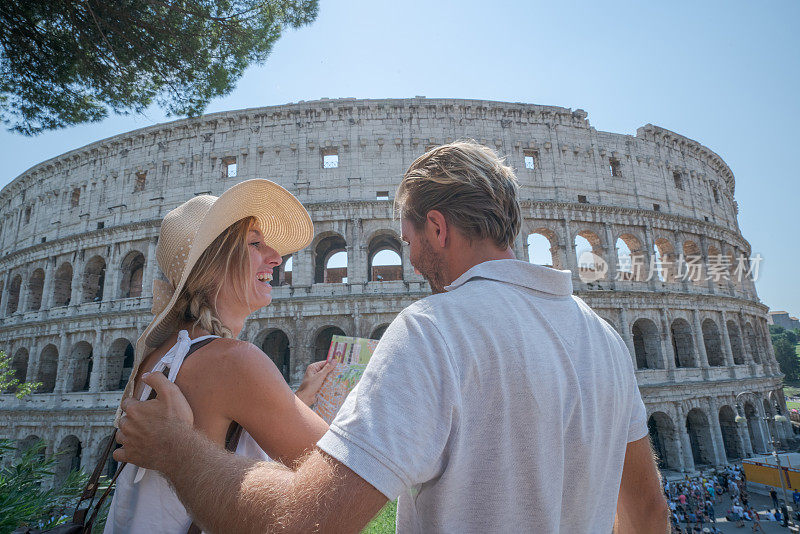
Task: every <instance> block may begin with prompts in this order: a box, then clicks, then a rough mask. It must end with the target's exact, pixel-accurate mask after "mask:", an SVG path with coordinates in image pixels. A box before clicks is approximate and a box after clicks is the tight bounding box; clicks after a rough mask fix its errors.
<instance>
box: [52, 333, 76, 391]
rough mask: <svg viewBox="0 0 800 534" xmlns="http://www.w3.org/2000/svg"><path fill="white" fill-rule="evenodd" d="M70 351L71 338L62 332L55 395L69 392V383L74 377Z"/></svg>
mask: <svg viewBox="0 0 800 534" xmlns="http://www.w3.org/2000/svg"><path fill="white" fill-rule="evenodd" d="M68 349H69V336H67V333H66V332H61V343H59V345H58V367H57V369H58V370H57V371H56V387H55V388H54V390H53V392H54V393H64V392H65V391H66V390H67V381H68V380H69V379H70V377H71V375H72V367H73V366H72V361H71V360H72V359H71V358H70V355H69V354H68V353H67V350H68Z"/></svg>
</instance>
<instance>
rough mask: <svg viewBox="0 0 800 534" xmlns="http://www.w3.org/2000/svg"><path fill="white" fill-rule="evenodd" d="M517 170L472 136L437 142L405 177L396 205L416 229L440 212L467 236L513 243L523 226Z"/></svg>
mask: <svg viewBox="0 0 800 534" xmlns="http://www.w3.org/2000/svg"><path fill="white" fill-rule="evenodd" d="M518 191H519V187H518V185H517V178H516V176H514V171H513V169H511V167H509V166H508V165H506V164H505V162H504V161H503V159H502V158H500V157H499V156H498V155H497V153H496V152H495V151H494V150H492V149H491V148H489V147H486V146H483V145H481V144H479V143H477V142H475V141H474V140H472V139H468V140H463V141H456V142H455V143H450V144H447V145H442V146H438V147H436V148H434V149H432V150H430V151H428V152H426V153H425V154H423V155H422V156H420V157H419V158H417V159H416V161H414V163H412V164H411V166H410V167H409V168H408V170H407V171H406V173H405V175H404V176H403V180H402V181H401V182H400V187H398V189H397V195H396V196H395V208H396V209H397V210H398V211H399V213H400V215H401V216H402V217H404V218H407V219H408V220H409V221H411V222H412V223H413V224H414V225H415V226H416V227H417V228H420V227H421V226H423V225H424V223H425V219H426V218H427V215H428V212H429V211H431V210H437V211H440V212H442V214H443V215H444V216H445V218H446V219H447V221H448V223H450V224H453V225H454V226H456V227H457V228H458V229H459V230H461V231H462V232H463V233H464V235H465V236H466V237H467V238H469V239H474V238H480V239H491V240H492V241H493V242H494V243H495V244H496V245H497V246H498V247H500V248H502V249H505V248H508V247H511V246H513V243H514V239H516V237H517V234H518V233H519V230H520V226H521V218H522V216H521V213H520V208H519V202H518V200H517V195H518Z"/></svg>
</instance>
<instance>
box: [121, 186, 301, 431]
mask: <svg viewBox="0 0 800 534" xmlns="http://www.w3.org/2000/svg"><path fill="white" fill-rule="evenodd" d="M245 217H254V218H255V219H256V221H257V222H256V224H257V226H258V229H259V230H260V231H261V233H262V235H263V237H264V242H265V243H266V244H267V245H268V246H270V247H272V248H274V249H275V250H276V251H277V252H278V254H280V255H281V256H286V255H287V254H292V253H294V252H297V251H298V250H302V249H304V248H305V247H307V246H308V245H309V243H311V240H312V239H313V238H314V223H313V222H312V221H311V217H310V216H309V214H308V211H306V209H305V208H304V207H303V205H302V204H301V203H300V201H299V200H297V199H296V198H295V197H294V195H292V194H291V193H290V192H289V191H287V190H286V189H284V188H283V187H281V186H280V185H278V184H276V183H275V182H272V181H270V180H264V179H253V180H245V181H243V182H240V183H238V184H236V185H234V186H233V187H231V188H230V189H228V190H227V191H225V192H224V193H222V195H220V197H219V198H218V199H217V200H215V201H214V203H213V204H212V206H211V208H210V209H209V210H208V212H207V213H206V215H205V216H204V217H203V220H202V222H201V223H200V226H199V227H198V229H197V232H196V233H195V236H194V239H193V240H192V244H191V248H190V250H189V255H188V258H187V261H186V266H185V267H184V269H183V272H182V274H181V278H180V280H179V281H178V283H177V285H176V286H175V291H174V292H173V294H172V298H171V299H170V301H169V303H168V304H167V305H166V307H165V308H164V309H163V311H162V312H161V313H160V314H159V315H158V316H157V317H155V318H154V319H153V321H152V322H151V323H150V324H149V325H148V326H147V328H146V329H145V331H144V332H143V333H142V335H141V336H140V337H139V339H138V340H137V341H136V354H135V360H134V365H133V369H132V370H131V378H130V380H129V381H128V385H127V386H126V388H125V391H124V393H123V395H122V398H123V399H124V398H127V397H129V396H130V395H132V394H133V388H134V378H135V377H136V374H137V373H138V370H139V365H140V364H141V362H142V360H143V359H144V357H145V356H146V355H147V354H149V353H150V352H151V351H152V350H153V349H155V348H156V347H158V346H160V345H161V344H162V343H163V342H164V341H165V340H166V339H167V338H168V337H169V336H170V335H171V334H172V331H173V329H174V323H175V320H176V319H177V318H178V315H179V314H180V310H176V309H175V303H176V301H177V300H178V296H179V295H180V293H181V291H182V290H183V287H184V286H185V285H186V281H187V279H188V278H189V274H190V273H191V271H192V268H193V267H194V265H195V264H196V263H197V260H198V259H199V258H200V256H201V255H202V254H203V252H204V251H205V250H206V249H207V248H208V246H209V245H211V243H213V242H214V240H215V239H216V238H217V237H218V236H219V235H220V234H221V233H222V232H223V231H224V230H225V229H226V228H228V227H229V226H230V225H232V224H233V223H235V222H236V221H239V220H241V219H244V218H245ZM118 419H119V410H118V413H117V417H116V420H115V424H116V421H118Z"/></svg>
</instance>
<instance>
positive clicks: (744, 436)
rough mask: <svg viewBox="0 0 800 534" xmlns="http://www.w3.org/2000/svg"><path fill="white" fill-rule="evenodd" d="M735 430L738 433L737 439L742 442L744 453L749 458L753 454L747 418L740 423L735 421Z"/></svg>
mask: <svg viewBox="0 0 800 534" xmlns="http://www.w3.org/2000/svg"><path fill="white" fill-rule="evenodd" d="M736 432H737V433H738V434H739V439H740V440H741V442H742V444H744V453H745V455H746V456H747V457H748V458H749V457H750V456H753V443H752V442H751V441H750V432H749V431H748V430H747V418H746V417H745V420H744V421H742V422H741V423H736Z"/></svg>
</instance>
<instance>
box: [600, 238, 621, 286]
mask: <svg viewBox="0 0 800 534" xmlns="http://www.w3.org/2000/svg"><path fill="white" fill-rule="evenodd" d="M603 230H605V237H606V239H605V241H606V247H605V250H606V258H605V260H606V263H608V273H607V274H606V276H607V277H608V283H609V287H611V289H612V290H614V289H615V288H616V282H617V268H618V266H617V246H616V243H614V232H613V231H612V230H611V223H603Z"/></svg>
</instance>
